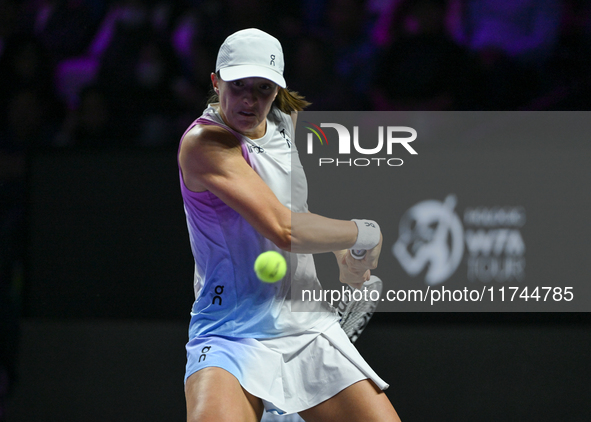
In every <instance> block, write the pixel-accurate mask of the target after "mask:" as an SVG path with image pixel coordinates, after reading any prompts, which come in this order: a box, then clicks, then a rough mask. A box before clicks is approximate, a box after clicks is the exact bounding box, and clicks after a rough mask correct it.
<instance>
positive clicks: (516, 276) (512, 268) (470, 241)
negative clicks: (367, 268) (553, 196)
mask: <svg viewBox="0 0 591 422" xmlns="http://www.w3.org/2000/svg"><path fill="white" fill-rule="evenodd" d="M456 204H457V198H456V197H455V195H448V196H447V198H445V200H444V201H443V202H440V201H435V200H426V201H422V202H419V203H418V204H416V205H414V206H412V207H411V208H410V209H409V210H408V211H406V212H405V213H404V215H403V216H402V219H401V220H400V228H399V230H400V234H399V237H398V240H397V241H396V243H395V244H394V246H392V253H393V254H394V256H395V257H396V258H397V259H398V261H399V262H400V265H401V266H402V268H404V270H405V271H406V272H407V273H408V274H409V275H410V276H413V277H415V276H417V275H419V274H420V273H421V272H423V271H424V270H425V269H427V271H426V273H425V283H426V284H428V285H431V286H433V285H436V284H440V283H443V282H444V281H446V280H447V279H448V278H449V277H451V275H452V274H453V273H454V272H455V271H456V270H457V269H458V266H459V265H460V263H461V261H462V259H463V255H464V250H467V258H466V264H467V279H468V281H481V282H484V283H488V282H491V281H493V280H494V281H497V282H508V281H523V280H524V278H525V249H526V248H525V242H524V240H523V236H522V234H521V230H522V227H523V226H524V225H525V221H526V216H525V208H523V207H522V206H503V207H501V206H493V207H487V206H477V207H468V208H466V209H465V210H464V221H463V224H462V221H461V220H460V218H459V217H458V214H457V212H456V210H455V208H456Z"/></svg>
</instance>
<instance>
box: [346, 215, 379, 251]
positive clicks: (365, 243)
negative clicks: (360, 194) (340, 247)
mask: <svg viewBox="0 0 591 422" xmlns="http://www.w3.org/2000/svg"><path fill="white" fill-rule="evenodd" d="M351 221H353V222H354V223H355V224H357V241H356V242H355V244H354V245H353V246H351V248H350V249H362V250H369V249H372V248H374V247H376V246H377V245H378V243H380V233H381V232H380V226H379V225H378V223H376V222H375V221H372V220H351Z"/></svg>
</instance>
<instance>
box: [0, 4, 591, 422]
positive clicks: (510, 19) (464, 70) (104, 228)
mask: <svg viewBox="0 0 591 422" xmlns="http://www.w3.org/2000/svg"><path fill="white" fill-rule="evenodd" d="M590 10H591V9H590V8H589V4H588V2H586V1H578V0H562V1H550V0H549V1H545V2H537V3H533V2H530V1H526V0H521V1H511V2H504V1H496V2H493V1H489V2H487V1H476V0H473V1H458V2H453V1H449V2H448V1H441V0H422V1H403V0H399V1H384V2H378V1H376V2H365V1H355V0H326V1H320V2H318V1H306V0H303V1H300V2H291V3H290V4H289V7H288V6H286V5H285V4H283V3H276V2H270V1H265V0H256V1H254V0H253V1H232V0H223V1H222V0H220V1H218V0H187V1H175V2H170V1H167V2H160V1H156V0H146V1H139V0H122V1H101V0H82V1H80V0H28V1H23V2H20V1H15V0H1V1H0V94H1V95H0V101H1V104H0V110H1V116H0V119H1V120H0V205H1V209H0V223H1V224H0V247H1V248H0V252H1V254H0V277H1V279H0V318H1V319H0V324H1V325H0V420H1V421H4V420H8V421H29V422H31V421H38V422H41V421H53V420H60V421H63V420H69V421H93V420H111V421H118V420H122V421H123V420H139V419H142V420H162V419H165V420H183V419H184V397H183V385H182V377H183V373H184V359H185V356H184V350H183V346H184V343H185V341H186V329H187V325H188V318H189V310H190V306H191V302H192V295H193V292H192V272H193V264H192V260H191V255H190V250H189V242H188V236H187V234H186V230H185V226H184V225H185V223H184V215H183V210H182V201H181V198H180V193H179V188H178V183H179V182H178V174H177V167H176V148H177V144H178V139H179V137H180V135H181V134H182V132H183V131H184V129H185V127H186V126H187V125H188V124H189V123H190V122H191V121H192V119H194V118H195V117H197V116H198V115H199V113H200V111H201V110H202V109H203V106H204V104H205V99H206V97H207V95H208V92H209V89H210V87H209V73H210V72H211V71H212V70H213V66H214V63H215V55H216V52H217V48H218V47H219V45H220V44H221V42H222V41H223V39H224V38H225V37H226V36H227V35H229V34H230V33H232V32H233V31H235V30H237V29H242V28H245V27H252V26H254V27H259V28H261V29H264V30H267V31H268V32H270V33H272V34H273V35H275V36H277V37H278V38H279V39H280V40H281V42H282V43H283V45H284V50H285V53H286V63H287V67H286V79H287V80H288V82H289V85H290V88H292V89H295V90H298V91H300V92H302V93H303V94H304V95H306V97H307V98H308V99H310V100H311V101H312V102H313V105H312V106H311V107H310V110H316V111H319V110H326V111H330V110H332V111H335V110H359V111H378V110H398V111H405V110H433V111H451V110H464V111H465V110H477V111H492V110H530V111H565V112H569V111H575V110H588V108H589V99H590V98H591V95H589V94H590V92H589V91H590V87H591V84H590V83H589V82H590V79H589V75H591V72H590V66H589V60H590V58H591V54H589V53H590V52H591V48H590V45H591V36H590V34H591V29H590V28H591V23H590V22H591V19H590V16H591V13H590ZM539 28H541V30H539ZM495 34H507V35H508V36H507V37H496V35H495ZM482 39H488V42H485V43H482V42H480V41H479V40H482ZM410 126H412V125H410ZM468 142H469V140H468ZM415 144H416V146H417V149H418V148H419V145H420V144H419V141H417V142H415ZM506 147H507V146H506V145H505V146H498V145H496V144H489V145H486V144H477V143H475V144H473V145H472V146H471V148H474V149H475V154H476V155H478V156H483V154H487V153H490V154H493V155H494V154H499V153H500V151H501V150H500V149H498V148H506ZM579 147H580V148H582V151H584V153H583V154H582V155H580V156H577V157H576V158H573V161H572V163H573V164H572V168H569V166H568V157H566V158H565V157H564V156H563V161H561V167H559V168H558V169H548V170H547V171H540V173H535V174H536V175H537V176H540V174H544V175H545V178H544V179H543V181H544V182H545V183H546V184H550V185H552V184H554V185H553V188H554V189H555V191H556V192H559V193H564V192H573V195H576V196H577V198H575V199H576V201H575V202H576V203H577V204H582V205H581V206H584V204H587V202H585V201H584V198H587V197H588V194H587V191H588V188H587V187H588V184H589V178H588V177H587V176H588V173H587V172H586V171H585V168H586V166H585V162H584V157H587V156H588V154H589V150H588V149H586V148H588V146H587V145H586V142H585V143H583V145H581V146H579ZM524 148H525V150H522V151H521V154H522V155H521V157H523V168H521V167H514V169H515V171H518V172H523V173H528V168H529V167H528V166H530V165H532V164H531V163H530V162H529V161H528V160H529V159H530V157H539V156H540V154H543V151H542V152H540V150H539V148H538V146H537V145H536V144H535V143H529V144H527V145H525V146H524ZM301 149H302V148H301V147H300V150H301ZM530 150H531V154H530V153H529V151H530ZM419 151H420V153H423V156H427V154H429V153H428V152H427V151H435V149H429V150H427V149H422V150H419ZM423 151H424V152H423ZM441 151H442V154H446V153H447V154H449V153H450V152H449V150H447V149H446V148H445V147H442V148H441ZM571 152H573V150H572V149H571ZM420 158H421V155H419V159H418V160H416V162H417V163H420V162H421V161H420ZM581 161H582V162H581ZM550 162H552V160H551V159H550ZM421 165H426V164H425V163H423V164H421ZM581 166H585V167H583V168H581ZM412 169H413V167H409V171H410V172H412ZM415 170H416V171H419V170H420V172H419V173H420V174H421V175H424V176H425V179H427V180H425V182H424V183H425V185H422V187H421V188H423V189H424V188H425V186H429V185H430V184H429V183H428V181H429V180H428V179H429V176H430V177H431V178H437V177H438V176H437V175H434V173H435V170H436V169H435V168H431V169H429V168H416V169H415ZM456 170H457V169H456ZM560 170H565V171H566V173H567V174H570V175H576V176H577V177H576V178H574V180H570V181H569V183H568V184H566V182H565V184H564V185H556V182H555V180H563V179H560V177H563V176H565V175H562V176H561V174H560V173H561V171H560ZM460 173H461V172H460ZM499 174H500V175H501V174H502V168H499ZM520 174H521V173H520ZM524 177H525V176H524ZM555 177H556V178H557V179H555ZM460 187H461V186H460ZM464 188H465V189H467V187H464ZM563 188H564V189H566V190H564V189H563ZM433 189H434V190H433V191H432V192H433V193H432V194H431V192H425V195H423V194H422V193H421V194H420V195H417V198H418V199H422V198H426V197H429V196H431V195H434V197H438V196H437V195H439V196H440V195H444V194H447V193H448V192H447V191H445V192H444V191H443V189H441V191H437V192H436V190H437V189H436V188H435V187H433ZM540 189H544V186H541V187H540ZM311 191H312V190H311ZM313 195H319V193H318V192H317V191H316V192H315V193H313ZM320 195H324V197H325V198H330V196H331V187H330V186H329V187H327V188H326V190H325V191H322V189H321V190H320ZM531 195H535V191H532V193H531ZM438 199H440V200H442V199H443V198H442V197H438ZM313 201H315V199H314V198H313V197H311V204H310V207H311V209H315V205H317V203H316V202H313ZM405 201H406V202H405V203H404V204H401V206H402V208H401V211H403V210H404V209H406V208H408V206H411V205H412V204H414V203H415V202H413V199H412V198H408V199H406V200H405ZM568 201H569V199H568V198H567V197H561V198H560V201H559V202H560V204H559V205H558V206H559V210H568V209H569V202H568ZM318 206H319V204H318ZM581 209H582V210H585V211H586V210H587V209H585V208H584V207H583V208H580V207H579V208H577V210H581ZM338 212H342V211H341V210H338ZM528 212H529V211H528ZM547 212H548V213H550V214H551V213H552V209H550V211H547ZM572 212H575V211H572ZM585 214H586V213H585V212H580V211H576V215H575V216H574V218H571V219H568V218H567V217H568V216H572V215H573V214H569V213H564V214H561V215H560V216H559V217H560V218H561V219H560V220H559V221H558V222H557V223H556V224H559V225H560V226H563V227H565V228H566V230H565V231H560V232H559V233H560V234H561V235H563V236H565V237H564V238H563V239H562V242H563V244H564V245H566V246H568V247H570V246H571V243H576V244H580V245H582V246H580V248H578V249H577V250H576V254H574V255H572V254H569V253H568V252H564V251H565V250H566V251H569V250H570V249H568V248H566V249H563V254H565V255H562V256H563V257H564V256H566V260H567V264H568V265H569V268H568V269H569V270H570V271H571V272H568V271H566V272H565V274H573V277H575V278H576V281H585V280H586V279H587V278H588V272H586V271H585V270H581V268H586V267H584V263H583V262H582V261H583V260H585V258H586V255H585V249H584V248H585V243H586V239H587V236H586V233H588V226H589V225H588V224H586V222H585V221H586V220H585ZM528 216H529V214H528ZM346 217H347V218H349V216H346ZM399 218H400V215H396V216H395V220H396V221H397V220H398V219H399ZM579 218H580V220H578V219H579ZM577 226H580V227H581V229H580V230H577V229H576V227H577ZM392 227H394V226H392ZM569 232H570V233H569ZM549 234H551V233H549ZM393 235H394V236H395V235H396V233H395V232H394V233H393ZM530 239H531V238H530ZM393 240H394V239H391V241H393ZM528 242H531V241H530V240H528V239H526V244H528ZM528 245H529V244H528ZM532 246H533V245H532ZM586 250H588V247H587V249H586ZM573 257H576V258H577V260H580V261H581V263H580V265H579V263H577V262H571V261H568V259H571V258H573ZM323 258H324V257H320V259H319V262H323V261H322V259H323ZM527 259H528V260H530V256H529V255H528V256H527ZM560 261H561V262H556V263H554V262H548V263H547V265H550V267H551V268H552V270H553V271H556V272H560V271H561V268H565V267H564V265H565V262H564V259H561V260H560ZM528 262H529V261H528ZM331 265H332V264H330V263H328V262H327V263H326V264H324V263H322V264H319V267H321V268H320V269H321V270H322V271H325V268H330V266H331ZM329 271H330V270H329ZM529 281H530V280H528V282H529ZM531 281H532V282H535V280H531ZM563 281H564V283H567V282H568V280H561V282H563ZM588 315H589V314H588V313H513V312H511V313H420V312H386V313H378V314H376V315H375V316H374V319H373V320H372V323H371V324H370V326H369V327H368V329H367V330H366V332H364V334H363V336H362V337H361V339H360V340H359V342H358V347H359V349H360V350H361V352H362V354H363V355H364V356H366V358H367V360H368V361H369V362H370V364H372V366H374V367H375V369H376V370H377V372H378V373H379V374H380V375H381V376H382V377H383V378H384V379H386V380H387V381H388V382H389V383H390V384H391V388H390V390H388V396H389V397H390V399H391V400H392V402H393V403H394V405H395V407H396V408H397V410H398V412H399V414H400V415H401V418H402V419H403V420H405V421H413V420H421V421H473V420H477V421H488V420H491V421H492V420H498V419H503V420H516V421H517V420H519V421H528V420H532V421H533V420H536V421H545V420H548V421H550V420H562V421H572V422H578V421H583V420H587V419H588V414H589V410H590V409H589V404H588V400H587V398H588V397H589V396H590V393H591V391H590V388H589V383H588V379H589V377H590V375H591V374H590V366H589V364H588V356H589V354H590V352H591V336H590V334H589V333H590V331H589V328H590V327H589V325H590V323H591V319H590V318H589V316H588Z"/></svg>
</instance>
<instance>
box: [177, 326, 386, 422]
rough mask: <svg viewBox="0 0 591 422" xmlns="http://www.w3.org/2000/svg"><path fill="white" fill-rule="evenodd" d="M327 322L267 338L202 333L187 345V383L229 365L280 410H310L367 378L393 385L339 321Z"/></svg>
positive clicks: (267, 403) (268, 407) (254, 391)
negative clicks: (205, 370)
mask: <svg viewBox="0 0 591 422" xmlns="http://www.w3.org/2000/svg"><path fill="white" fill-rule="evenodd" d="M323 325H324V326H322V327H314V328H313V329H310V330H308V331H306V332H303V333H300V334H297V335H290V336H284V337H277V338H272V339H264V340H255V339H242V338H231V337H219V336H204V337H196V338H194V339H193V340H191V341H190V342H189V343H187V368H186V373H185V382H186V381H187V378H188V377H189V376H191V375H192V374H194V373H195V372H197V371H199V370H200V369H203V368H207V367H212V366H214V367H219V368H222V369H225V370H226V371H228V372H230V373H231V374H232V375H234V376H235V377H236V378H237V379H238V381H239V382H240V384H241V386H242V387H243V388H244V389H245V390H246V391H248V392H249V393H250V394H252V395H253V396H255V397H259V398H261V399H262V400H263V404H264V406H265V409H266V410H267V411H268V412H271V413H275V414H289V413H295V412H300V411H303V410H306V409H309V408H311V407H313V406H316V405H317V404H320V403H322V402H323V401H325V400H327V399H329V398H331V397H333V396H334V395H336V394H337V393H338V392H340V391H342V390H343V389H345V388H347V387H348V386H350V385H352V384H354V383H356V382H358V381H361V380H363V379H368V378H369V379H371V380H372V381H373V382H374V383H375V384H376V385H377V386H378V387H379V388H380V389H382V390H385V389H386V388H388V384H386V383H385V382H384V381H383V380H382V379H381V378H380V377H378V375H377V374H376V373H375V372H374V370H373V369H371V367H370V366H369V365H368V364H367V362H365V360H364V359H363V358H362V357H361V355H360V354H359V352H358V351H357V349H356V348H355V346H353V344H352V343H351V342H350V341H349V339H348V338H347V335H346V334H345V332H344V331H343V330H342V328H341V327H340V325H339V323H338V321H329V324H328V325H327V324H323Z"/></svg>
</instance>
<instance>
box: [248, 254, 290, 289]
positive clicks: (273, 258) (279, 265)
mask: <svg viewBox="0 0 591 422" xmlns="http://www.w3.org/2000/svg"><path fill="white" fill-rule="evenodd" d="M286 271H287V263H286V262H285V258H284V257H283V255H281V254H280V253H279V252H276V251H267V252H263V253H262V254H260V255H259V256H258V257H257V259H256V261H254V272H255V273H256V275H257V277H258V278H259V280H261V281H264V282H265V283H275V282H276V281H279V280H281V279H282V278H283V277H285V272H286Z"/></svg>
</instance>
